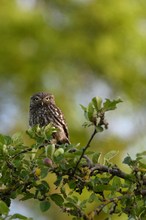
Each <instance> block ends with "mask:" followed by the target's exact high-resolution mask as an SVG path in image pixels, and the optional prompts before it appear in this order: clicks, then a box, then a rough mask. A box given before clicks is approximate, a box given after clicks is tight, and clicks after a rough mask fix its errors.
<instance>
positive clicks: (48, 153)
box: [45, 144, 55, 158]
mask: <svg viewBox="0 0 146 220" xmlns="http://www.w3.org/2000/svg"><path fill="white" fill-rule="evenodd" d="M54 151H55V145H54V144H51V145H47V146H45V152H46V156H47V157H50V158H52V157H53V154H54Z"/></svg>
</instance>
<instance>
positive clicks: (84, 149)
mask: <svg viewBox="0 0 146 220" xmlns="http://www.w3.org/2000/svg"><path fill="white" fill-rule="evenodd" d="M96 133H97V131H96V128H95V129H94V132H93V134H92V135H91V137H90V139H89V141H88V143H87V145H86V146H85V147H84V148H83V151H82V154H81V156H80V158H79V160H78V161H77V163H76V166H75V168H74V171H73V174H72V175H73V176H74V174H75V173H76V170H77V168H78V165H79V163H80V162H81V160H82V158H83V157H84V154H85V152H86V150H87V149H88V147H89V146H90V143H91V141H92V139H93V138H94V136H95V134H96Z"/></svg>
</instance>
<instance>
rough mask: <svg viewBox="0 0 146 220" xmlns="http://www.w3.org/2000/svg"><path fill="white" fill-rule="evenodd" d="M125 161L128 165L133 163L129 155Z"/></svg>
mask: <svg viewBox="0 0 146 220" xmlns="http://www.w3.org/2000/svg"><path fill="white" fill-rule="evenodd" d="M123 163H124V164H127V165H131V164H132V158H131V157H130V156H129V155H128V156H127V157H125V158H124V160H123Z"/></svg>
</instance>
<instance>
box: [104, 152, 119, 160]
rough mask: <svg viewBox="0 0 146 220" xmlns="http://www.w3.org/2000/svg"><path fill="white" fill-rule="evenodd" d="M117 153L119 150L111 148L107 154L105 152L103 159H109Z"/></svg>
mask: <svg viewBox="0 0 146 220" xmlns="http://www.w3.org/2000/svg"><path fill="white" fill-rule="evenodd" d="M118 153H119V151H115V150H112V151H110V152H108V153H107V154H105V156H104V160H105V161H109V160H111V159H112V158H113V157H115V156H116V155H117V154H118Z"/></svg>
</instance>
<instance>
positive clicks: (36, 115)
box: [29, 92, 70, 144]
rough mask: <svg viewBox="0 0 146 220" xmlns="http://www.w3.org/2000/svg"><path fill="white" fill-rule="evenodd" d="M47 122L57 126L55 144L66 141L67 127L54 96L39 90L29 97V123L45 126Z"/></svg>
mask: <svg viewBox="0 0 146 220" xmlns="http://www.w3.org/2000/svg"><path fill="white" fill-rule="evenodd" d="M49 123H52V125H53V126H54V127H55V128H57V131H56V132H55V133H53V139H55V142H56V143H57V144H64V143H68V144H70V141H69V134H68V128H67V125H66V122H65V119H64V116H63V114H62V112H61V110H60V109H59V108H58V107H57V106H56V104H55V99H54V96H53V95H52V94H50V93H45V92H39V93H36V94H34V95H33V96H32V97H31V99H30V112H29V125H30V126H31V127H33V126H34V125H39V126H40V127H43V126H46V125H48V124H49Z"/></svg>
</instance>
